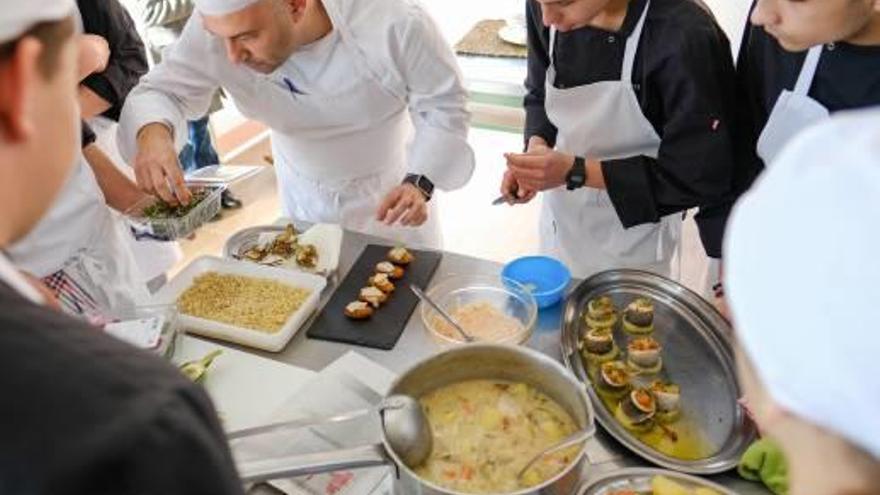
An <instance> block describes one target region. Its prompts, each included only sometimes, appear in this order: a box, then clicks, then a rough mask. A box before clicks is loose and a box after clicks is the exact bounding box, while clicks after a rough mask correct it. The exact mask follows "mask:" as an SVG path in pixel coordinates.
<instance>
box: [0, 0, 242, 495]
mask: <svg viewBox="0 0 880 495" xmlns="http://www.w3.org/2000/svg"><path fill="white" fill-rule="evenodd" d="M73 16H74V6H73V4H72V3H71V2H70V0H28V1H27V2H12V3H7V4H6V5H4V8H3V11H2V12H0V211H2V212H3V214H2V215H0V250H2V249H4V248H5V247H6V246H8V245H10V244H11V243H12V242H14V241H16V240H17V239H20V238H21V237H23V236H25V235H26V234H27V233H28V232H29V230H30V229H32V228H33V227H34V225H36V224H37V222H38V221H39V220H40V217H41V216H42V215H43V214H45V212H46V210H47V209H48V207H49V205H50V204H51V203H52V201H53V200H54V198H55V196H56V195H57V194H58V192H59V191H60V189H61V187H62V185H63V183H64V181H65V179H66V178H67V176H68V174H69V172H70V170H71V169H72V164H73V163H74V156H75V152H76V148H77V146H78V145H79V135H78V127H77V121H78V118H79V117H78V115H79V110H78V106H77V103H76V90H77V79H76V55H77V52H76V45H75V43H74V42H73V39H74V31H75V22H74V17H73ZM44 302H45V299H44V297H43V295H41V293H40V292H39V291H38V290H36V289H35V287H34V286H32V285H30V284H29V282H28V281H27V280H26V279H25V278H24V277H23V276H22V275H21V274H20V273H19V272H18V271H17V270H16V269H15V268H14V267H13V266H12V265H11V263H10V262H9V261H8V260H7V259H6V257H5V255H4V254H3V253H2V251H0V390H2V391H3V394H4V400H3V405H2V407H0V438H2V442H0V493H3V494H9V495H15V494H28V495H42V494H46V495H49V494H51V495H65V494H83V495H85V494H89V495H92V494H105V493H106V494H111V493H112V494H164V495H168V494H184V493H185V494H204V495H224V494H240V493H242V488H241V485H240V483H239V480H238V478H237V475H236V472H235V467H234V465H233V462H232V459H231V456H230V454H229V450H228V447H227V445H226V443H225V440H224V435H223V432H222V430H221V428H220V425H219V422H218V420H217V417H216V414H215V412H214V409H213V407H212V405H211V402H210V400H209V399H208V397H207V396H206V395H205V393H204V391H203V390H201V389H200V388H199V387H197V386H196V385H194V384H192V383H190V382H188V381H187V379H186V378H184V377H183V376H182V375H181V374H180V373H178V372H177V370H175V369H174V368H173V367H172V366H171V365H169V364H167V363H165V362H163V361H161V360H160V359H158V358H156V357H153V356H150V355H148V354H146V353H143V352H141V351H138V350H136V349H135V348H133V347H130V346H128V345H127V344H124V343H122V342H121V341H117V340H115V339H113V338H112V337H109V336H106V335H104V334H103V333H101V332H100V331H99V330H96V329H94V328H90V327H88V326H85V325H84V324H82V323H80V322H78V321H75V320H72V319H70V318H68V317H66V316H64V315H62V314H61V313H58V312H55V311H52V310H49V309H47V308H45V307H44V306H43V305H42V304H43V303H44Z"/></svg>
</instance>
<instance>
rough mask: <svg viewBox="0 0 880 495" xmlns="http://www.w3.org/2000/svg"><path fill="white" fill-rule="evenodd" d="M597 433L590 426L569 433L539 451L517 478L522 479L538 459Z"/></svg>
mask: <svg viewBox="0 0 880 495" xmlns="http://www.w3.org/2000/svg"><path fill="white" fill-rule="evenodd" d="M595 434H596V427H595V426H590V427H589V428H587V429H586V430H581V431H579V432H577V433H573V434H571V435H569V436H568V437H567V438H563V439H562V440H560V441H559V442H557V443H556V444H554V445H551V446H550V447H547V448H546V449H544V450H543V451H541V452H539V453H538V454H537V455H536V456H535V457H532V459H531V460H530V461H529V462H528V463H527V464H526V465H525V466H524V467H523V468H522V469H521V470H520V471H519V474H517V475H516V477H517V479H522V477H523V475H524V474H526V473H527V472H528V471H529V469H531V468H532V466H534V465H535V464H536V463H537V462H538V461H540V460H541V459H543V458H545V457H547V456H548V455H550V454H552V453H554V452H559V451H560V450H565V449H567V448H570V447H574V446H575V445H579V444H582V443H584V442H586V441H587V440H589V439H590V438H592V437H593V435H595Z"/></svg>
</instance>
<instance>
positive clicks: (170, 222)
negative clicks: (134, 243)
mask: <svg viewBox="0 0 880 495" xmlns="http://www.w3.org/2000/svg"><path fill="white" fill-rule="evenodd" d="M224 189H225V187H224V186H197V187H190V191H192V192H194V193H195V192H198V191H206V192H207V195H206V196H205V198H204V199H202V201H201V202H199V204H197V205H196V206H195V207H194V208H193V209H192V210H190V211H188V212H187V213H186V215H184V216H182V217H175V218H147V217H146V216H144V210H145V209H146V208H148V207H150V206H152V205H154V204H156V203H157V202H158V201H159V199H157V198H153V197H150V198H146V199H144V200H143V201H140V202H138V203H137V204H135V205H134V206H132V207H131V208H129V209H128V211H126V212H125V214H126V216H127V217H128V219H129V221H130V222H131V224H132V230H133V232H134V235H135V237H136V238H138V239H140V238H150V239H156V240H160V241H173V240H176V239H180V238H183V237H187V236H189V235H190V234H192V233H193V232H195V230H196V229H197V228H199V227H201V226H202V225H203V224H204V223H205V222H207V221H209V220H211V219H212V218H214V217H215V216H217V213H218V212H219V211H220V196H221V195H222V194H223V190H224Z"/></svg>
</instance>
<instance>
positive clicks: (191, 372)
mask: <svg viewBox="0 0 880 495" xmlns="http://www.w3.org/2000/svg"><path fill="white" fill-rule="evenodd" d="M220 354H223V351H221V350H220V349H217V350H216V351H212V352H210V353H208V355H206V356H205V357H203V358H202V359H198V360H195V361H187V362H185V363H183V364H181V365H180V371H181V372H182V373H183V374H184V375H186V377H187V378H189V379H190V380H192V381H193V382H195V383H202V382H203V381H204V380H205V376H206V375H207V374H208V368H209V367H210V366H211V363H213V362H214V359H215V358H216V357H217V356H219V355H220Z"/></svg>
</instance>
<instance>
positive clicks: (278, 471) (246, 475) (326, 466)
mask: <svg viewBox="0 0 880 495" xmlns="http://www.w3.org/2000/svg"><path fill="white" fill-rule="evenodd" d="M390 464H391V460H390V459H389V458H388V456H387V455H386V454H385V448H384V447H383V446H382V445H378V444H377V445H368V446H365V447H356V448H352V449H345V450H337V451H333V452H321V453H317V454H301V455H292V456H285V457H275V458H272V459H260V460H257V461H249V462H239V463H238V466H237V468H238V473H239V476H240V477H241V480H242V482H243V483H244V484H249V483H262V482H265V481H272V480H277V479H284V478H294V477H297V476H305V475H309V474H319V473H329V472H333V471H340V470H346V469H360V468H368V467H379V466H386V465H390Z"/></svg>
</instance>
